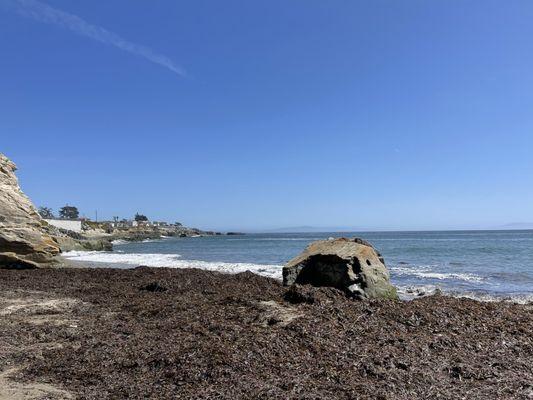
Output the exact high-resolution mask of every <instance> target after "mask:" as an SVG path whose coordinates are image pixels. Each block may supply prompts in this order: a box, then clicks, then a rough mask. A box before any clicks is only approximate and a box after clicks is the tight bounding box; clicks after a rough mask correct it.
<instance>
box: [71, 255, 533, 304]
mask: <svg viewBox="0 0 533 400" xmlns="http://www.w3.org/2000/svg"><path fill="white" fill-rule="evenodd" d="M72 255H75V256H72ZM138 255H140V256H142V258H141V259H136V257H135V256H138ZM63 256H64V257H65V259H66V261H67V262H68V264H70V265H73V266H74V267H76V268H98V269H102V268H112V269H134V268H136V267H139V266H146V267H149V268H156V269H157V268H170V269H191V268H192V269H198V270H203V271H214V272H220V273H223V274H235V273H242V272H247V271H249V272H251V273H254V274H257V275H258V276H263V277H267V278H273V279H277V280H278V281H280V282H281V280H282V276H281V268H282V267H283V265H282V264H279V265H270V264H253V263H246V262H222V261H203V260H189V259H187V260H184V259H181V257H179V256H177V255H174V254H151V253H142V254H141V253H139V254H137V253H133V254H132V253H120V252H117V251H116V250H113V251H111V252H101V251H73V252H67V253H65V254H64V255H63ZM78 257H79V258H81V260H80V259H78ZM158 257H164V259H159V258H158ZM111 260H114V261H111ZM120 260H124V261H120ZM392 282H393V283H394V284H395V286H396V288H397V289H398V293H399V295H400V299H401V300H405V301H411V300H414V299H417V298H422V297H427V296H432V295H435V294H442V295H443V296H449V297H454V298H467V299H471V300H476V301H482V302H496V303H499V302H504V303H516V304H533V293H522V292H516V293H506V292H499V293H493V292H490V291H485V290H477V291H475V290H463V291H461V290H459V289H453V290H450V289H445V288H442V287H440V286H439V285H438V284H428V283H420V284H419V285H409V286H403V285H398V284H397V283H396V282H394V279H393V280H392Z"/></svg>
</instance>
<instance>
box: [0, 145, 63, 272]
mask: <svg viewBox="0 0 533 400" xmlns="http://www.w3.org/2000/svg"><path fill="white" fill-rule="evenodd" d="M16 169H17V167H16V166H15V164H14V163H13V162H12V161H10V160H9V159H8V158H7V157H6V156H4V155H3V154H0V268H41V267H50V266H53V265H55V264H56V258H55V256H57V255H58V254H59V253H60V249H59V245H58V244H57V242H56V241H55V240H54V239H53V238H52V237H51V236H50V235H48V234H47V233H46V232H45V230H44V226H45V224H46V223H45V222H44V221H43V220H42V219H41V217H40V216H39V213H38V212H37V210H36V209H35V207H34V205H33V204H32V202H31V201H30V199H29V198H28V197H27V196H26V195H25V194H24V193H22V190H21V189H20V187H19V184H18V180H17V177H16V176H15V171H16Z"/></svg>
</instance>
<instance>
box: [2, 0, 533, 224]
mask: <svg viewBox="0 0 533 400" xmlns="http://www.w3.org/2000/svg"><path fill="white" fill-rule="evenodd" d="M532 21H533V2H531V1H529V0H524V1H513V0H511V1H501V0H500V1H491V0H479V1H476V0H469V1H454V0H451V1H450V0H432V1H427V0H409V1H407V0H404V1H403V0H400V1H398V0H388V1H380V0H368V1H355V0H354V1H335V0H332V1H323V0H290V1H287V0H270V1H249V0H241V1H233V0H226V1H215V0H211V1H203V0H195V1H179V2H178V1H170V0H167V1H163V0H162V1H157V2H152V1H132V0H107V1H105V2H104V1H98V2H95V1H83V2H82V1H76V2H73V1H66V0H47V1H46V2H44V3H40V2H36V1H32V0H0V55H1V56H0V66H1V73H0V151H1V152H3V153H5V154H6V155H8V156H9V157H11V158H12V159H13V160H14V161H15V162H16V163H17V164H18V166H19V177H20V181H21V183H22V186H23V189H24V190H25V191H26V192H27V194H28V195H29V196H30V197H31V198H32V199H33V200H34V202H35V203H36V204H37V205H47V206H50V207H52V208H54V209H55V210H57V209H58V208H59V207H60V206H62V205H64V204H65V203H67V202H68V203H69V204H73V205H77V206H78V207H79V208H80V210H81V211H82V212H83V213H84V214H86V215H87V216H90V217H93V216H94V210H95V209H97V210H98V211H99V215H100V216H101V217H102V218H111V217H112V216H113V215H119V216H121V217H131V216H132V215H133V214H134V213H135V212H136V211H139V212H142V213H145V214H146V215H148V216H149V217H150V218H151V219H155V220H158V219H167V220H179V221H182V222H184V223H185V224H188V225H194V226H199V227H202V228H213V229H268V228H276V227H286V226H298V225H313V226H324V227H334V226H348V227H356V228H361V229H450V228H484V227H495V226H500V225H503V224H507V223H512V222H531V221H533V44H532V40H533V22H532ZM143 46H144V47H143Z"/></svg>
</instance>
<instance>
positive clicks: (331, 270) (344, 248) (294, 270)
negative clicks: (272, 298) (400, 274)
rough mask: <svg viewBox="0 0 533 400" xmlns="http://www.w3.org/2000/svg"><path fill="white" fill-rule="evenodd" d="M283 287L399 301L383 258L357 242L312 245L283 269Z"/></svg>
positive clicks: (343, 239)
mask: <svg viewBox="0 0 533 400" xmlns="http://www.w3.org/2000/svg"><path fill="white" fill-rule="evenodd" d="M283 284H284V285H286V286H288V285H293V284H302V285H304V284H311V285H313V286H330V287H335V288H337V289H341V290H343V291H345V292H346V293H347V294H348V295H350V296H353V297H356V298H387V299H396V298H398V295H397V294H396V288H395V287H394V286H393V285H392V284H391V283H390V278H389V272H388V271H387V268H386V267H385V262H384V260H383V257H381V255H380V254H379V252H377V251H376V249H374V247H372V245H371V244H370V243H368V242H366V241H364V240H362V239H359V238H354V239H346V238H340V239H330V240H320V241H317V242H313V243H311V244H310V245H309V246H308V247H307V248H306V249H305V251H304V252H303V253H302V254H300V255H299V256H297V257H296V258H294V259H292V260H291V261H289V262H288V263H287V265H285V267H283Z"/></svg>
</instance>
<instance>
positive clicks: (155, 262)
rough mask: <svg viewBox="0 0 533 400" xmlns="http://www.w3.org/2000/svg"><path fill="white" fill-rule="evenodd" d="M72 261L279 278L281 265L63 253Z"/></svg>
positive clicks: (176, 256)
mask: <svg viewBox="0 0 533 400" xmlns="http://www.w3.org/2000/svg"><path fill="white" fill-rule="evenodd" d="M63 256H64V257H65V258H68V259H70V260H73V261H83V262H89V263H105V264H116V265H117V266H122V267H131V266H135V267H137V266H140V265H144V266H147V267H155V268H158V267H167V268H198V269H204V270H207V271H218V272H224V273H230V274H236V273H239V272H245V271H250V272H253V273H255V274H258V275H262V276H266V277H269V278H275V279H281V268H282V266H281V265H267V264H251V263H228V262H215V261H198V260H183V259H181V256H180V255H179V254H154V253H116V252H112V253H110V252H100V251H70V252H67V253H65V254H64V255H63Z"/></svg>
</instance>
